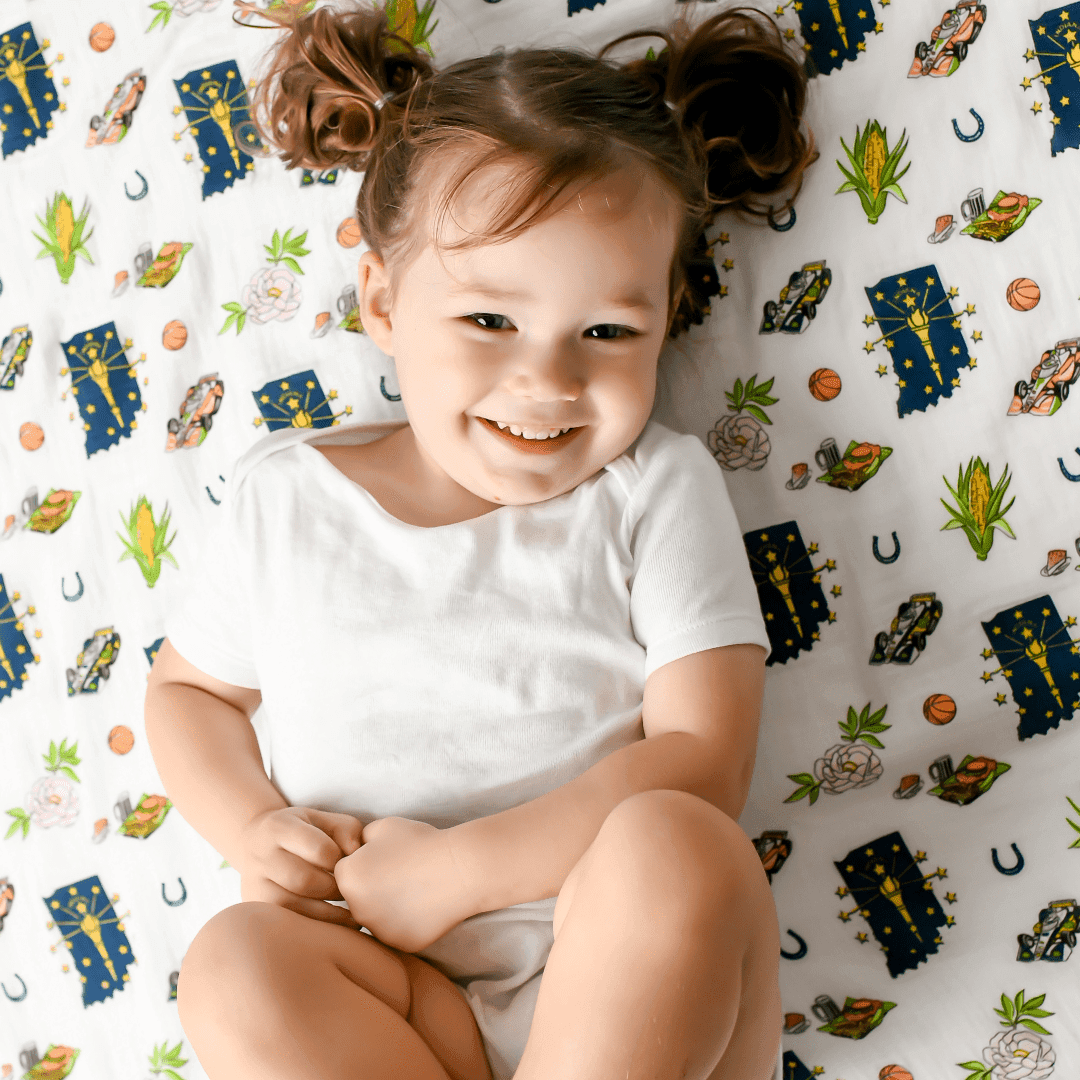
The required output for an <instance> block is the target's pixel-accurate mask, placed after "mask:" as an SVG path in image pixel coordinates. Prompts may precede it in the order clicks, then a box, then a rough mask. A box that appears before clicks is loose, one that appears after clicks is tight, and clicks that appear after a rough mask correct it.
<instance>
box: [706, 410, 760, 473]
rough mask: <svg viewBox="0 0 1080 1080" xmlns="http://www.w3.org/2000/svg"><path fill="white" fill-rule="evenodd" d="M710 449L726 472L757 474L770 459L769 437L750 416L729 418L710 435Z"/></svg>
mask: <svg viewBox="0 0 1080 1080" xmlns="http://www.w3.org/2000/svg"><path fill="white" fill-rule="evenodd" d="M709 449H710V450H711V451H712V453H713V456H714V457H715V458H716V460H717V461H718V462H719V463H720V467H721V468H722V469H727V471H728V472H734V471H735V470H736V469H749V470H750V471H751V472H756V471H757V470H758V469H760V468H762V467H763V466H764V465H765V462H766V461H767V460H768V458H769V451H770V450H771V449H772V447H771V446H770V445H769V436H768V435H766V434H765V431H764V429H763V428H762V426H761V425H760V424H759V423H758V422H757V421H756V420H755V419H753V417H750V416H725V417H724V419H723V420H721V421H720V423H718V424H717V425H716V427H715V428H713V430H712V431H710V432H709Z"/></svg>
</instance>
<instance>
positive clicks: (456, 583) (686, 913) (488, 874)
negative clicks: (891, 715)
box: [146, 4, 817, 1080]
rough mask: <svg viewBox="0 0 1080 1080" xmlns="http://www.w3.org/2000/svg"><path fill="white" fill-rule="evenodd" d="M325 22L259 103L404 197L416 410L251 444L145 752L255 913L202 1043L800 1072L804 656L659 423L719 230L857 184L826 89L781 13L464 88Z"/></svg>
mask: <svg viewBox="0 0 1080 1080" xmlns="http://www.w3.org/2000/svg"><path fill="white" fill-rule="evenodd" d="M239 6H241V7H244V6H245V5H243V4H240V5H239ZM248 6H250V5H248ZM288 10H290V9H288V8H279V9H274V10H271V11H269V12H264V13H262V14H264V15H266V17H267V18H271V19H273V20H276V21H277V22H279V23H280V25H281V28H282V33H281V37H280V39H279V40H278V42H277V43H276V44H275V45H274V46H273V49H272V51H271V53H270V67H269V74H268V75H267V76H266V78H265V79H264V80H263V81H262V82H261V84H260V85H259V87H258V89H257V90H256V93H255V98H254V111H255V115H256V116H257V117H259V121H258V122H259V125H260V130H262V132H263V135H264V138H265V140H266V141H267V142H268V143H269V144H270V145H272V146H275V147H277V148H278V149H279V150H280V151H281V153H282V157H283V159H284V161H285V162H286V164H287V165H288V166H289V167H300V166H303V167H307V168H312V169H324V168H330V167H334V166H337V167H346V168H352V169H355V170H360V171H363V173H364V177H363V182H362V184H361V186H360V193H359V197H358V200H357V218H358V221H359V223H360V227H361V230H362V233H363V237H364V241H365V243H366V247H367V250H366V251H365V252H364V253H363V255H362V256H361V258H360V262H359V293H360V298H361V299H360V312H359V314H360V318H361V321H362V323H363V327H364V330H365V332H366V333H367V334H368V336H369V337H370V338H371V340H372V341H373V342H374V343H375V345H377V346H378V348H379V349H381V350H382V351H383V352H384V353H385V354H387V355H388V356H392V357H393V358H394V362H395V366H396V371H397V377H398V384H399V387H400V392H401V401H402V406H403V408H404V412H405V414H406V416H407V420H406V421H402V422H388V423H382V424H353V425H349V426H344V427H338V428H337V429H336V430H335V431H333V432H329V431H327V430H326V429H316V430H310V429H302V428H293V429H284V430H281V431H277V432H274V433H273V434H271V435H269V436H268V437H266V438H264V439H263V440H262V441H261V442H259V443H258V444H256V445H255V446H254V447H253V448H252V449H250V450H249V451H248V452H247V453H245V454H244V455H243V456H242V457H241V458H240V460H239V461H238V462H237V463H236V466H235V468H234V469H233V472H232V475H231V477H230V480H229V489H228V496H227V498H226V500H225V503H224V506H223V507H222V509H221V511H220V519H219V524H218V526H217V528H216V530H215V531H214V532H213V533H212V534H211V536H210V537H209V538H208V540H207V542H206V545H205V548H204V552H203V555H202V559H201V564H200V566H199V567H198V569H196V570H194V571H190V572H191V573H192V577H193V580H197V581H198V582H199V583H200V588H199V590H198V592H197V594H196V593H194V592H192V594H191V600H190V601H189V602H188V603H187V605H186V606H185V607H182V608H180V609H179V610H178V611H176V612H175V614H172V615H171V616H170V617H169V618H168V620H167V622H166V635H167V640H166V641H165V642H164V643H163V644H162V647H161V649H160V650H159V652H158V654H157V658H156V661H155V663H154V667H153V670H152V673H151V678H150V685H149V689H148V692H147V697H146V731H147V738H148V741H149V743H150V746H151V750H152V752H153V756H154V760H155V763H156V765H157V768H158V771H159V774H160V776H161V778H162V782H163V783H164V785H165V789H166V791H167V792H168V795H169V798H170V799H172V801H173V802H174V804H175V805H176V807H177V809H178V810H179V812H180V813H181V814H182V815H183V816H184V818H185V819H186V820H187V821H188V822H190V824H191V825H192V826H193V827H194V828H195V829H196V830H197V831H198V832H199V833H201V834H202V835H203V836H204V837H205V838H206V839H207V840H208V841H209V842H210V843H211V844H212V845H213V846H214V847H215V848H216V849H217V850H218V851H219V852H221V854H222V855H223V856H224V857H225V858H226V859H227V860H228V862H229V863H230V865H231V866H233V867H235V868H236V869H237V870H238V871H239V873H240V881H241V896H242V901H243V902H242V903H240V904H237V905H234V906H232V907H229V908H227V909H225V910H224V911H222V912H219V913H218V914H217V915H215V916H214V918H212V919H211V920H210V921H209V923H207V925H206V926H205V927H203V928H202V930H201V931H200V932H199V934H198V935H197V936H196V938H195V940H194V941H193V943H192V944H191V946H190V947H189V949H188V951H187V954H186V956H185V957H184V961H183V965H182V969H181V972H180V978H179V983H178V986H177V997H178V1006H179V1012H180V1019H181V1023H182V1024H183V1027H184V1030H185V1032H186V1034H187V1036H188V1038H189V1040H190V1042H191V1044H192V1045H193V1046H194V1049H195V1051H196V1053H197V1054H198V1056H199V1060H200V1061H201V1063H202V1065H203V1067H204V1068H205V1069H206V1072H207V1074H208V1075H209V1076H210V1078H211V1080H226V1078H228V1080H255V1078H256V1077H257V1078H259V1080H271V1078H273V1080H277V1078H280V1080H285V1078H289V1080H309V1078H310V1080H315V1078H319V1080H325V1078H337V1077H342V1078H346V1077H347V1078H350V1080H352V1078H355V1080H391V1078H393V1080H448V1078H449V1080H510V1078H511V1077H513V1078H514V1080H645V1078H649V1080H658V1078H659V1080H669V1078H670V1080H676V1078H687V1080H771V1078H772V1077H773V1075H774V1070H776V1068H777V1055H778V1048H779V1041H780V1030H781V1007H780V994H779V986H778V967H779V950H780V939H779V931H778V928H777V922H776V912H775V908H774V906H773V903H772V897H771V894H770V890H769V887H768V882H767V878H766V875H765V873H764V871H763V869H762V867H761V864H760V861H759V859H758V857H757V854H756V852H755V850H754V847H753V845H752V844H751V842H750V840H749V838H748V837H747V836H746V834H745V833H744V832H743V831H742V830H741V829H740V828H739V826H738V825H737V823H736V822H737V819H738V817H739V815H740V813H741V812H742V809H743V805H744V802H745V799H746V795H747V791H748V788H749V785H750V778H751V774H752V772H753V766H754V757H755V752H756V740H757V731H758V720H759V712H760V708H761V696H762V687H763V681H764V661H765V658H766V656H767V650H768V648H769V642H768V637H767V635H766V633H765V627H764V623H763V621H762V617H761V613H760V609H759V606H758V602H757V596H756V592H755V589H754V585H753V582H752V578H751V574H750V569H749V565H748V561H747V557H746V554H745V550H744V548H743V544H742V539H741V535H740V529H739V526H738V522H737V521H736V518H735V515H734V513H733V511H732V507H731V504H730V502H729V500H728V497H727V493H726V491H725V487H724V482H723V479H722V474H721V471H720V469H719V467H718V466H717V464H716V462H715V461H714V460H713V458H712V456H711V455H710V454H709V452H708V450H707V449H706V448H705V447H704V446H703V444H702V443H701V441H700V440H699V439H697V438H696V437H694V436H692V435H683V434H678V433H676V432H675V431H672V430H670V429H669V428H666V427H664V426H663V425H661V424H659V423H658V422H656V421H655V420H653V419H651V413H652V410H653V406H654V402H655V398H656V387H657V367H658V362H659V356H660V352H661V349H662V347H663V346H664V344H665V342H666V341H667V340H668V339H669V338H673V337H676V336H677V335H678V334H680V333H681V332H683V331H685V330H686V329H687V328H688V326H690V325H691V324H694V323H700V322H701V321H702V318H703V315H704V314H705V313H707V310H708V308H707V304H708V301H709V298H710V297H711V296H715V295H716V294H717V291H718V289H717V284H716V282H715V281H714V280H712V279H713V278H714V277H715V269H714V268H713V265H712V261H711V259H710V258H709V257H708V255H707V254H706V249H707V243H706V240H705V230H706V229H707V228H708V227H709V226H710V225H711V224H712V223H713V221H714V219H715V216H716V214H717V213H718V211H719V210H720V209H721V208H723V207H724V206H732V207H734V208H736V209H740V210H742V211H744V212H746V213H749V214H756V215H758V216H759V217H763V216H766V215H771V213H772V209H771V208H769V207H768V206H767V205H764V204H761V203H758V202H756V201H755V197H758V196H762V197H763V196H767V195H768V194H769V193H772V192H780V191H787V190H791V189H793V193H792V194H791V195H790V197H789V198H788V199H787V201H786V203H785V204H784V209H785V210H786V209H789V208H790V206H791V205H792V202H793V200H794V198H795V196H796V195H797V194H798V190H799V187H800V186H801V183H802V177H803V173H804V170H805V169H806V168H807V166H808V165H809V164H811V163H812V161H813V160H814V159H815V158H816V156H817V155H816V152H815V151H814V149H813V139H812V134H811V135H809V137H808V138H807V137H804V135H803V134H802V132H801V130H800V128H801V125H802V112H803V108H804V104H805V93H806V78H805V74H804V71H803V67H802V64H801V62H800V61H799V60H798V59H796V58H794V57H793V55H792V54H791V53H790V52H789V51H788V50H787V49H786V47H785V46H784V44H783V41H782V38H781V36H780V33H779V31H778V28H777V27H776V24H775V23H773V22H772V20H771V19H770V18H769V17H768V16H767V15H763V14H762V13H761V12H759V11H756V10H755V9H735V10H733V11H727V12H723V13H720V14H716V15H713V16H712V17H710V18H708V19H706V20H705V21H703V22H701V23H700V24H699V25H698V26H697V27H696V28H693V27H692V26H691V24H690V22H689V21H688V19H687V18H686V16H685V15H684V17H683V18H681V19H678V20H676V21H675V22H674V23H673V24H672V26H671V27H670V28H669V29H668V30H655V29H654V30H643V31H637V32H634V33H631V34H627V35H624V36H623V37H620V38H618V39H616V41H613V42H611V43H610V44H609V45H607V46H606V47H605V48H604V49H602V50H601V51H600V53H599V55H598V56H594V55H592V54H588V53H586V52H584V51H578V50H574V49H563V48H530V49H519V50H515V51H508V52H497V53H493V54H491V55H487V56H482V57H477V58H474V59H470V60H465V61H462V62H459V63H456V64H453V65H450V66H448V67H446V68H444V69H442V70H437V69H436V68H435V67H434V66H433V64H432V63H431V61H430V60H429V59H428V58H427V57H426V56H425V54H424V53H422V52H420V51H418V50H417V49H416V48H415V47H414V46H413V44H412V43H411V41H410V40H409V37H408V35H406V34H404V33H403V34H401V35H397V34H394V33H392V29H391V27H389V26H388V25H387V17H386V15H385V13H384V12H383V11H382V10H381V9H378V8H368V7H355V6H354V7H349V8H347V9H331V8H329V7H319V8H316V9H315V10H314V11H310V12H306V13H304V14H295V13H294V14H292V15H289V16H287V15H285V14H282V12H283V11H288ZM275 12H276V13H275ZM636 37H655V38H658V39H663V40H664V41H665V42H666V48H664V49H663V50H662V51H661V52H660V53H659V55H657V56H655V57H653V56H651V55H650V56H647V57H645V58H639V59H634V60H629V61H626V62H625V63H622V64H617V63H615V62H614V61H613V60H611V59H607V58H606V54H607V53H608V52H609V51H610V49H611V48H612V46H614V45H616V44H618V43H620V42H622V41H624V40H627V39H630V38H636ZM256 709H259V710H260V715H261V718H262V722H263V723H264V725H265V732H266V736H267V740H268V742H269V751H268V754H269V762H270V775H269V777H268V776H267V775H266V773H265V772H264V770H263V767H262V761H261V757H260V749H259V744H258V742H257V740H256V736H255V732H254V728H253V726H252V717H253V715H254V713H255V711H256Z"/></svg>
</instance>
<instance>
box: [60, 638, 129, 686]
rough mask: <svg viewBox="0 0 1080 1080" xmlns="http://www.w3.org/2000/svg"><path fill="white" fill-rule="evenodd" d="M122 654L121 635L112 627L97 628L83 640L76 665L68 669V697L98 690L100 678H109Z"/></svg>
mask: <svg viewBox="0 0 1080 1080" xmlns="http://www.w3.org/2000/svg"><path fill="white" fill-rule="evenodd" d="M119 655H120V635H119V634H118V633H117V632H116V631H115V630H114V629H113V628H112V627H111V626H107V627H105V628H104V629H103V630H95V631H94V636H93V637H92V638H87V639H86V641H84V642H83V647H82V651H81V652H80V653H79V655H78V658H77V659H76V661H75V667H73V668H68V669H67V684H68V697H73V696H74V695H75V694H93V693H96V692H97V688H98V680H99V679H108V677H109V669H110V668H111V667H112V665H113V664H114V663H115V662H116V658H117V656H119Z"/></svg>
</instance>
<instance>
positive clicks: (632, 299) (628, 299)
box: [446, 281, 656, 311]
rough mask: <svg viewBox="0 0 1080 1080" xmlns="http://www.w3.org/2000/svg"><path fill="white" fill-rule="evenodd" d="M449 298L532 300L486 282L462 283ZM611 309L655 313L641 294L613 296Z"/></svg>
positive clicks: (519, 291)
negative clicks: (467, 295) (473, 296)
mask: <svg viewBox="0 0 1080 1080" xmlns="http://www.w3.org/2000/svg"><path fill="white" fill-rule="evenodd" d="M446 291H447V295H449V296H459V295H461V294H462V293H478V294H482V295H484V296H490V297H493V298H494V299H496V300H532V299H533V297H532V295H531V294H530V293H527V292H522V291H521V290H520V289H507V288H504V287H503V286H501V285H494V284H491V283H490V282H486V281H463V282H461V284H460V285H458V286H456V287H451V288H449V289H447V290H446ZM606 303H607V304H609V305H610V306H611V307H621V308H630V309H634V308H641V309H642V310H645V311H655V310H656V305H655V304H654V303H653V302H652V301H651V300H650V299H649V298H648V297H647V296H646V295H645V294H644V293H642V292H634V293H629V294H627V295H626V296H613V297H612V298H611V299H610V300H608V301H606Z"/></svg>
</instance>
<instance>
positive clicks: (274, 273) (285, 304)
mask: <svg viewBox="0 0 1080 1080" xmlns="http://www.w3.org/2000/svg"><path fill="white" fill-rule="evenodd" d="M242 299H243V304H244V307H245V308H247V309H248V314H249V315H250V316H251V318H252V320H253V321H254V322H257V323H264V322H269V321H270V320H271V319H281V321H282V322H285V321H287V320H288V319H291V318H292V317H293V316H294V315H295V314H296V310H297V308H299V307H300V301H301V299H302V297H301V294H300V286H299V285H297V283H296V278H295V277H294V276H293V275H292V274H291V273H290V272H289V271H288V270H285V269H283V268H281V267H277V266H268V267H266V268H265V269H263V270H260V271H259V272H258V273H257V274H256V275H255V276H254V277H253V278H252V279H251V281H250V283H249V284H247V285H245V286H244V292H243V297H242Z"/></svg>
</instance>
